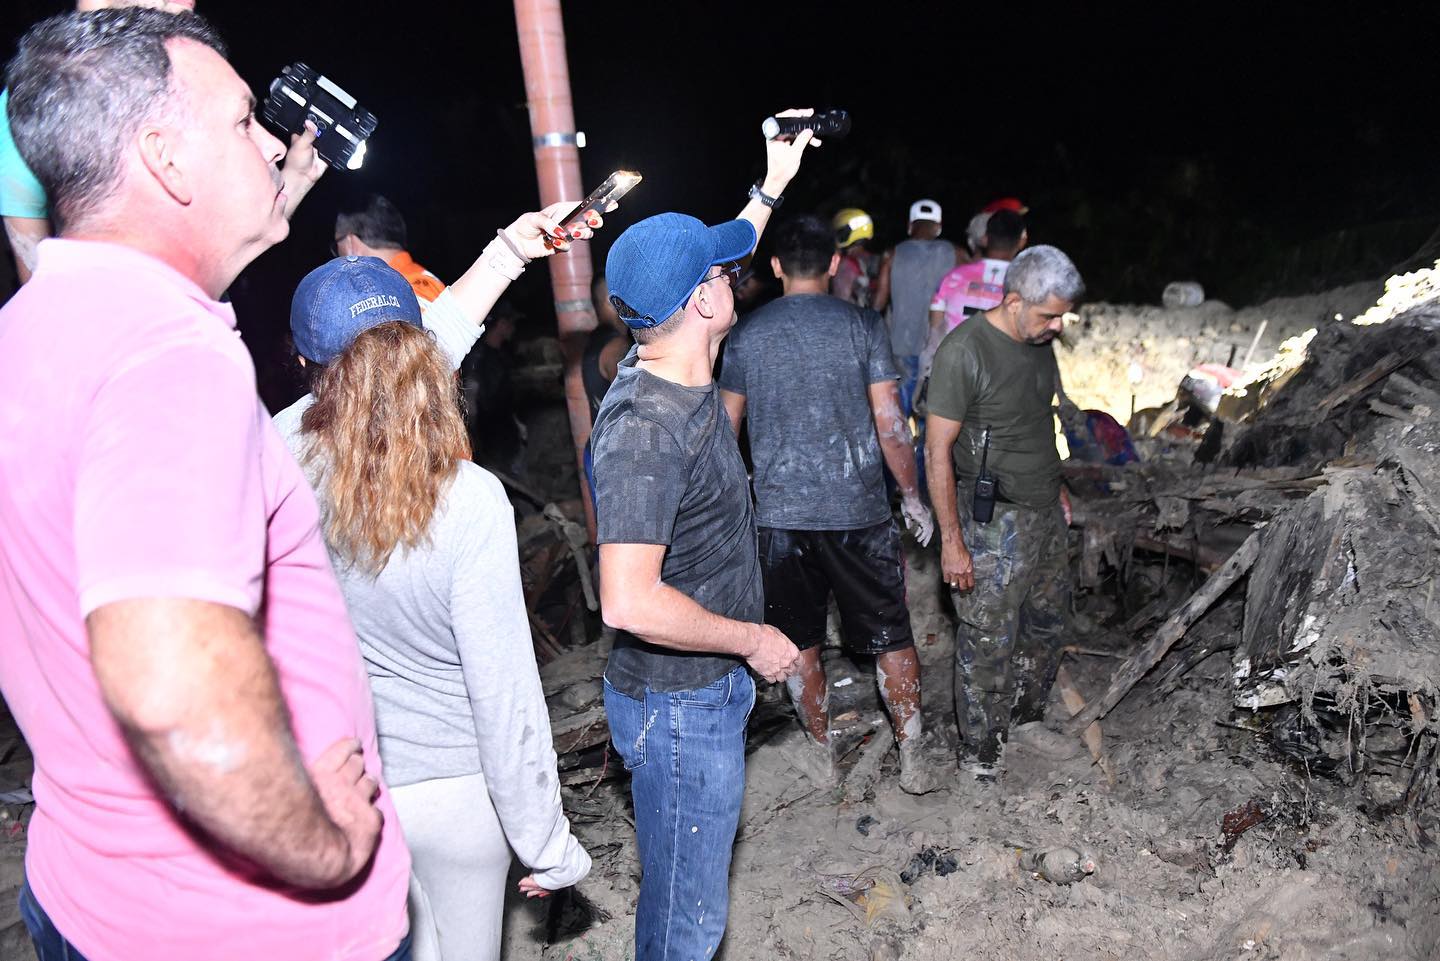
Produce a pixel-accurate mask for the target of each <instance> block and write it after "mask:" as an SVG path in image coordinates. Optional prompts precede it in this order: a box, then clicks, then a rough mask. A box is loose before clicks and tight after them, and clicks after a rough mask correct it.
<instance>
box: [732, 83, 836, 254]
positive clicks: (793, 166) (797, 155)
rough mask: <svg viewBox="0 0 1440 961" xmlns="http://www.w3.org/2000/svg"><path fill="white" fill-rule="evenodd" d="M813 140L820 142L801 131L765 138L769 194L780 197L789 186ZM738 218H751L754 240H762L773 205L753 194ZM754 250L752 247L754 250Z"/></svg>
mask: <svg viewBox="0 0 1440 961" xmlns="http://www.w3.org/2000/svg"><path fill="white" fill-rule="evenodd" d="M814 112H815V111H814V110H810V109H806V110H784V111H781V112H780V113H777V114H776V115H775V116H777V117H799V116H809V115H810V114H813V113H814ZM812 141H814V144H815V146H817V147H818V146H820V142H819V141H818V140H814V136H813V134H811V133H809V132H802V133H801V134H800V135H799V136H798V137H796V138H795V139H794V140H780V139H777V140H767V141H765V179H764V180H763V181H761V183H760V190H761V192H762V193H764V194H765V196H767V197H779V196H780V195H781V194H783V193H784V192H785V188H786V187H788V186H790V181H791V180H793V179H794V177H795V174H797V173H799V171H800V161H801V160H802V159H804V157H805V148H807V147H809V146H810V145H811V142H812ZM737 219H739V220H748V221H750V224H751V225H752V226H753V227H754V228H755V240H756V243H759V240H760V235H761V234H763V233H764V232H765V225H766V224H768V223H770V207H768V206H766V204H765V203H764V202H762V201H761V200H760V198H759V197H753V198H751V200H750V202H749V203H747V204H746V205H745V206H744V208H743V209H742V210H741V211H740V216H739V217H738V218H737ZM752 253H753V251H752Z"/></svg>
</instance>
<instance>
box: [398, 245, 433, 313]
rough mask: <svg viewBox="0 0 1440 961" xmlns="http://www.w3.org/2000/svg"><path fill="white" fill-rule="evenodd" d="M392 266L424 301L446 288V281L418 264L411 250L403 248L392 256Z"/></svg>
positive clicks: (429, 299)
mask: <svg viewBox="0 0 1440 961" xmlns="http://www.w3.org/2000/svg"><path fill="white" fill-rule="evenodd" d="M390 266H391V267H393V268H395V270H396V271H397V272H399V274H400V276H402V277H404V278H405V279H406V280H408V281H409V282H410V286H411V287H412V288H414V290H415V296H416V297H418V298H420V300H421V301H422V302H425V303H428V302H429V301H432V300H434V299H435V298H436V297H439V296H440V294H441V293H442V292H443V291H444V290H445V283H444V281H442V280H441V279H440V278H439V277H436V276H435V275H434V274H432V273H430V271H428V270H426V269H425V268H424V267H421V266H420V265H419V264H417V263H416V262H415V258H414V257H411V256H410V253H409V251H405V250H402V251H400V252H399V253H398V254H396V255H395V256H394V257H392V258H390Z"/></svg>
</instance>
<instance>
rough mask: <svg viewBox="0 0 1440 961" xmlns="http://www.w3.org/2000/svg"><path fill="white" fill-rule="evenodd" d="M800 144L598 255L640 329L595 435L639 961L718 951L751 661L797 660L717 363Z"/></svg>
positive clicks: (785, 663)
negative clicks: (689, 211) (739, 285)
mask: <svg viewBox="0 0 1440 961" xmlns="http://www.w3.org/2000/svg"><path fill="white" fill-rule="evenodd" d="M808 113H809V111H805V112H804V113H803V114H798V115H806V114H808ZM787 115H792V116H793V115H797V114H796V113H794V112H791V113H789V114H787ZM812 142H813V141H812V138H811V132H810V131H808V130H806V131H804V132H803V133H801V134H800V135H799V136H798V137H796V138H794V140H771V141H768V142H767V144H766V153H767V155H768V165H767V170H766V175H765V179H764V180H763V181H762V182H760V183H758V184H756V185H755V186H754V187H752V188H751V190H750V202H749V203H748V204H747V205H746V206H745V209H744V210H742V211H741V212H740V219H738V220H732V221H730V222H729V223H724V224H720V225H718V226H715V227H707V226H706V225H705V224H703V223H701V222H700V221H699V220H696V219H695V218H694V217H687V216H685V215H684V214H678V213H665V214H660V215H659V216H655V217H651V218H649V219H647V220H643V221H641V222H640V223H638V224H636V225H634V226H633V227H631V228H630V229H629V230H626V231H625V232H624V233H623V234H621V235H620V237H619V238H618V239H617V240H616V241H615V245H614V246H613V247H612V248H611V249H610V255H609V259H608V260H607V261H606V265H605V275H606V279H607V280H608V281H609V284H610V301H611V303H612V304H613V305H614V307H615V309H616V311H617V312H618V313H619V315H620V318H621V319H622V320H624V321H625V323H626V324H627V325H628V326H629V327H630V328H631V330H633V331H634V332H635V341H636V347H635V349H634V350H632V351H631V352H630V354H629V355H628V356H627V357H626V358H625V359H624V360H623V361H622V362H621V364H620V367H619V370H618V371H617V374H616V378H615V382H614V383H613V384H612V385H611V387H610V389H609V391H608V392H607V393H606V395H605V400H604V402H603V403H602V404H601V405H600V411H599V413H598V414H597V415H596V418H595V429H594V433H593V434H592V435H591V444H592V446H593V450H594V462H595V495H596V496H595V508H596V510H595V513H596V519H597V522H598V530H599V536H598V538H597V541H598V543H599V545H600V590H601V596H600V602H601V613H602V615H603V616H604V619H605V623H606V624H608V625H610V626H611V627H613V628H615V629H616V632H617V633H616V637H615V646H614V649H613V650H612V651H611V653H610V662H609V665H608V666H607V668H606V671H605V712H606V715H607V717H608V719H609V722H610V734H611V739H612V740H613V741H614V743H615V746H616V748H617V749H618V750H619V752H620V754H621V756H622V757H623V759H624V762H625V767H626V769H627V770H629V771H630V775H631V780H630V790H631V793H632V795H633V797H634V801H635V832H636V835H637V840H638V842H639V850H640V863H641V871H642V876H641V880H640V903H639V906H638V908H637V910H636V917H635V949H636V950H635V958H636V961H661V959H686V961H691V959H695V961H700V959H706V958H709V957H711V956H712V955H713V954H714V953H715V951H716V950H717V949H718V948H719V947H720V941H721V939H722V938H723V937H724V935H725V922H726V917H727V914H728V911H729V900H730V890H729V888H730V885H729V880H730V879H729V875H730V854H731V849H732V847H733V846H734V842H735V831H736V828H737V827H738V825H739V820H740V802H741V799H742V798H743V796H744V791H745V721H746V719H747V718H748V717H749V714H750V709H751V708H752V707H753V706H754V703H755V685H754V683H753V681H751V679H750V674H749V671H747V667H748V668H749V669H750V670H753V671H754V672H755V673H756V674H759V675H760V676H761V677H763V678H764V679H765V680H767V681H772V682H774V681H783V680H784V679H785V678H786V677H788V676H789V675H790V674H791V673H792V672H793V671H794V670H795V665H796V661H797V659H798V657H799V651H797V650H796V648H795V645H794V644H792V643H791V642H790V640H789V638H787V637H785V635H784V634H782V633H781V632H780V631H779V630H777V629H776V628H774V627H769V626H765V625H763V624H762V623H761V621H762V620H763V619H764V613H765V599H764V595H763V589H762V586H761V581H760V565H759V559H758V555H757V545H756V529H755V511H754V508H753V506H752V505H751V502H750V485H749V481H748V478H747V477H746V474H745V464H744V462H743V461H742V460H741V458H740V449H739V447H738V446H737V445H736V442H735V435H734V432H733V431H732V430H731V429H730V420H729V418H728V417H727V416H726V413H725V408H724V406H723V405H722V404H721V403H720V397H719V392H718V391H717V390H716V388H715V384H714V383H713V381H712V376H711V374H712V371H713V369H714V365H715V357H716V355H717V354H718V353H719V350H720V344H721V342H722V341H723V340H724V339H725V335H726V334H727V333H728V332H729V330H730V328H731V326H733V325H734V323H735V294H734V290H733V287H732V285H733V284H734V283H735V282H736V280H737V279H738V276H739V273H740V266H739V261H741V260H743V259H744V258H746V257H748V256H750V254H751V253H752V252H753V251H754V250H755V244H756V242H757V240H758V239H759V235H760V232H761V230H763V229H764V227H765V224H766V222H768V220H769V219H770V212H771V210H772V209H773V208H774V207H776V206H778V205H779V203H780V201H781V195H782V194H783V192H784V190H785V187H786V186H787V185H788V184H789V182H790V180H791V178H792V177H794V175H795V173H796V171H797V170H798V169H799V167H800V160H801V157H802V156H803V155H804V152H805V148H806V146H807V145H809V144H810V143H812Z"/></svg>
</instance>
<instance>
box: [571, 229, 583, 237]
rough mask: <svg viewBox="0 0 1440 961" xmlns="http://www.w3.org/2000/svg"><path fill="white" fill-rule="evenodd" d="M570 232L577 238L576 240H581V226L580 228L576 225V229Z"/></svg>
mask: <svg viewBox="0 0 1440 961" xmlns="http://www.w3.org/2000/svg"><path fill="white" fill-rule="evenodd" d="M570 233H571V234H573V235H574V236H575V239H576V240H579V239H580V233H581V231H580V228H579V227H576V228H575V229H574V230H572V231H570Z"/></svg>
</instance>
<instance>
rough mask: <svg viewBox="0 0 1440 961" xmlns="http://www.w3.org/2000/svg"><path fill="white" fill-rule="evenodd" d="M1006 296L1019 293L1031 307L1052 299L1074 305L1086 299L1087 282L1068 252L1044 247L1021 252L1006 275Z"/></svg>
mask: <svg viewBox="0 0 1440 961" xmlns="http://www.w3.org/2000/svg"><path fill="white" fill-rule="evenodd" d="M1005 293H1007V294H1019V295H1020V299H1021V300H1024V301H1025V302H1026V303H1030V304H1043V303H1044V302H1045V301H1047V300H1049V299H1050V298H1051V297H1059V298H1060V299H1061V300H1068V301H1069V302H1070V303H1072V304H1073V303H1076V302H1078V301H1079V300H1080V298H1081V297H1083V296H1085V281H1084V280H1082V279H1081V277H1080V271H1078V270H1076V269H1075V264H1074V263H1072V262H1071V260H1070V258H1069V257H1067V256H1065V252H1064V251H1062V250H1061V249H1060V248H1059V247H1049V246H1046V245H1044V244H1042V245H1040V246H1039V247H1031V248H1030V249H1029V250H1026V251H1023V252H1021V253H1020V255H1019V256H1017V257H1016V258H1015V259H1014V260H1013V261H1011V262H1010V269H1009V270H1008V271H1007V272H1006V273H1005Z"/></svg>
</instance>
